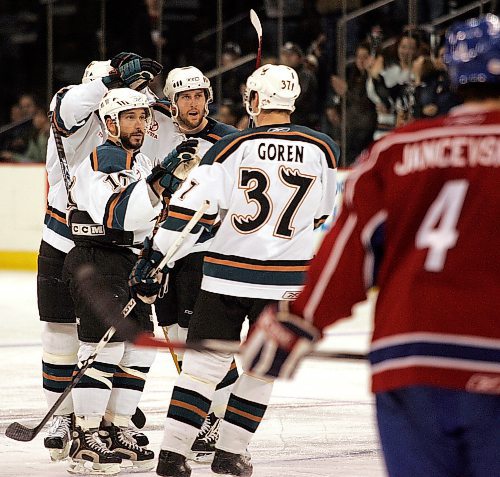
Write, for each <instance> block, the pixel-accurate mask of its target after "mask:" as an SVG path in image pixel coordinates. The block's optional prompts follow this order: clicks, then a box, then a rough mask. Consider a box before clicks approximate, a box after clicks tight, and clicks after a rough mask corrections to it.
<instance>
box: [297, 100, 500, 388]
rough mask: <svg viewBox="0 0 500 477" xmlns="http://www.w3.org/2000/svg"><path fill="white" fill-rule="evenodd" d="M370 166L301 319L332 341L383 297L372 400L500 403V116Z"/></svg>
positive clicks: (461, 110) (378, 158)
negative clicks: (425, 396)
mask: <svg viewBox="0 0 500 477" xmlns="http://www.w3.org/2000/svg"><path fill="white" fill-rule="evenodd" d="M360 159H361V160H360V164H359V165H358V166H357V167H356V168H355V169H354V170H353V172H352V174H351V175H350V176H349V178H348V180H347V185H346V193H345V196H344V205H343V210H342V213H341V215H340V217H339V219H338V221H337V222H336V224H335V226H334V227H333V229H332V230H331V231H330V233H329V234H328V235H327V236H326V238H325V240H324V241H323V244H322V246H321V248H320V250H319V252H318V254H317V256H316V257H315V259H314V260H313V261H312V262H311V266H310V269H309V272H308V279H307V283H306V287H305V289H304V290H303V292H302V293H301V295H300V296H299V297H298V299H297V300H296V301H295V302H294V303H293V304H292V305H291V310H292V311H293V312H294V313H296V314H298V315H302V316H303V317H305V318H306V319H307V320H309V321H312V322H314V324H315V325H316V326H318V327H319V328H321V329H322V328H324V327H325V326H327V325H329V324H331V323H333V322H334V321H336V320H338V319H339V318H342V317H346V316H349V315H350V314H351V308H352V306H353V305H354V304H355V303H357V302H359V301H361V300H364V299H365V297H366V291H367V290H368V289H369V288H370V287H372V286H378V287H379V296H378V300H377V304H376V309H375V323H374V333H373V337H372V343H371V349H370V361H371V365H372V375H373V378H372V389H373V391H375V392H380V391H386V390H390V389H395V388H401V387H406V386H412V385H431V386H438V387H444V388H452V389H466V390H470V391H472V392H484V393H494V394H500V244H499V241H498V237H497V234H500V111H486V110H484V109H480V108H473V107H471V106H461V107H458V108H456V109H455V110H453V111H452V112H451V113H450V114H449V115H448V116H444V117H441V118H436V119H433V120H426V121H418V122H415V123H413V124H410V125H408V126H406V127H404V128H401V129H399V130H397V131H395V132H393V133H391V134H390V135H388V136H386V137H384V138H383V139H381V140H380V141H378V142H376V143H374V144H373V145H372V146H371V148H370V149H369V150H368V151H367V153H366V154H365V155H364V157H363V158H360Z"/></svg>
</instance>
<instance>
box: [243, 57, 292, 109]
mask: <svg viewBox="0 0 500 477" xmlns="http://www.w3.org/2000/svg"><path fill="white" fill-rule="evenodd" d="M252 91H256V92H257V93H259V103H258V106H257V110H256V111H252V110H251V109H250V98H251V93H252ZM299 94H300V84H299V77H298V75H297V72H296V71H295V70H294V69H293V68H290V67H289V66H285V65H264V66H261V67H260V68H258V69H256V70H255V71H254V72H253V73H252V74H251V75H250V76H249V77H248V79H247V84H246V91H245V107H246V110H247V112H248V114H250V115H251V116H257V115H258V114H259V113H260V112H261V110H263V109H284V110H288V111H290V112H293V111H294V110H295V100H296V99H297V98H298V97H299Z"/></svg>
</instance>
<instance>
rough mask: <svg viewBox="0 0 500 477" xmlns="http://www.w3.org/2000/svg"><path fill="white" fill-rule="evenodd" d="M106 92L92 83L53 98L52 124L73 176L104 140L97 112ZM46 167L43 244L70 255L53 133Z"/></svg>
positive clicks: (98, 83) (99, 83)
mask: <svg viewBox="0 0 500 477" xmlns="http://www.w3.org/2000/svg"><path fill="white" fill-rule="evenodd" d="M106 92H107V88H106V86H104V84H103V83H102V81H91V82H90V83H86V84H80V85H75V86H68V87H66V88H63V89H61V90H60V91H59V92H58V93H57V94H56V95H54V97H53V98H52V101H51V103H50V110H51V111H53V112H54V115H53V121H54V124H55V126H56V128H57V130H58V131H59V132H60V134H61V136H62V143H63V146H64V152H65V155H66V160H67V162H68V166H69V173H70V175H72V174H73V172H74V171H75V169H76V168H77V167H78V166H79V165H80V164H81V163H82V161H83V160H84V159H85V158H86V157H87V156H88V155H89V154H90V153H91V152H92V150H93V149H94V148H95V147H97V146H98V145H99V144H102V143H103V141H104V139H105V130H104V128H103V127H102V123H101V121H100V119H99V117H98V115H97V114H96V113H95V111H97V109H98V108H99V102H100V100H101V99H102V97H103V95H104V94H105V93H106ZM45 167H46V169H47V177H48V182H49V191H48V197H47V211H46V214H45V220H44V227H43V233H42V240H44V241H45V242H47V243H49V244H50V245H52V246H53V247H54V248H56V249H57V250H60V251H62V252H65V253H68V252H69V251H70V250H71V249H72V248H73V246H74V244H73V241H72V239H71V234H70V231H69V228H68V226H67V223H66V206H67V202H68V196H67V191H66V185H65V183H64V180H63V177H62V173H61V166H60V163H59V157H58V154H57V149H56V144H55V140H54V135H53V132H52V130H51V131H50V136H49V141H48V144H47V160H46V165H45Z"/></svg>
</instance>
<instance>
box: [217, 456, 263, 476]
mask: <svg viewBox="0 0 500 477" xmlns="http://www.w3.org/2000/svg"><path fill="white" fill-rule="evenodd" d="M252 471H253V467H252V464H251V463H250V458H249V457H248V456H247V455H242V454H233V453H232V452H226V451H223V450H220V449H215V455H214V460H213V461H212V472H214V473H215V474H224V475H233V476H236V477H249V476H250V475H252Z"/></svg>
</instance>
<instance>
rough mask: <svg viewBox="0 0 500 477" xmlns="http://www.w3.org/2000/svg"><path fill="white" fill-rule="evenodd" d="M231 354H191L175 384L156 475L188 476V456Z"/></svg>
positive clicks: (186, 357) (186, 356)
mask: <svg viewBox="0 0 500 477" xmlns="http://www.w3.org/2000/svg"><path fill="white" fill-rule="evenodd" d="M231 360H232V356H231V355H230V354H227V353H209V352H203V353H202V352H198V351H187V352H186V353H185V355H184V363H183V370H182V372H181V374H180V375H179V377H178V378H177V381H176V383H175V386H174V389H173V391H172V398H171V401H170V406H169V409H168V413H167V419H166V422H165V432H164V436H163V442H162V446H161V452H160V455H159V458H158V467H157V469H156V472H157V474H158V475H161V476H173V477H188V476H189V475H191V469H190V467H189V466H188V465H187V464H186V456H187V455H188V453H189V451H190V449H191V446H192V445H193V442H194V440H195V439H196V436H197V435H198V433H199V432H200V429H201V427H202V425H203V422H204V420H205V418H206V416H207V414H208V411H209V409H210V404H211V401H212V397H213V394H214V392H215V387H216V386H217V384H218V383H219V382H220V381H221V380H222V378H223V377H224V375H225V374H226V373H227V370H228V369H229V366H230V364H231Z"/></svg>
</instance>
